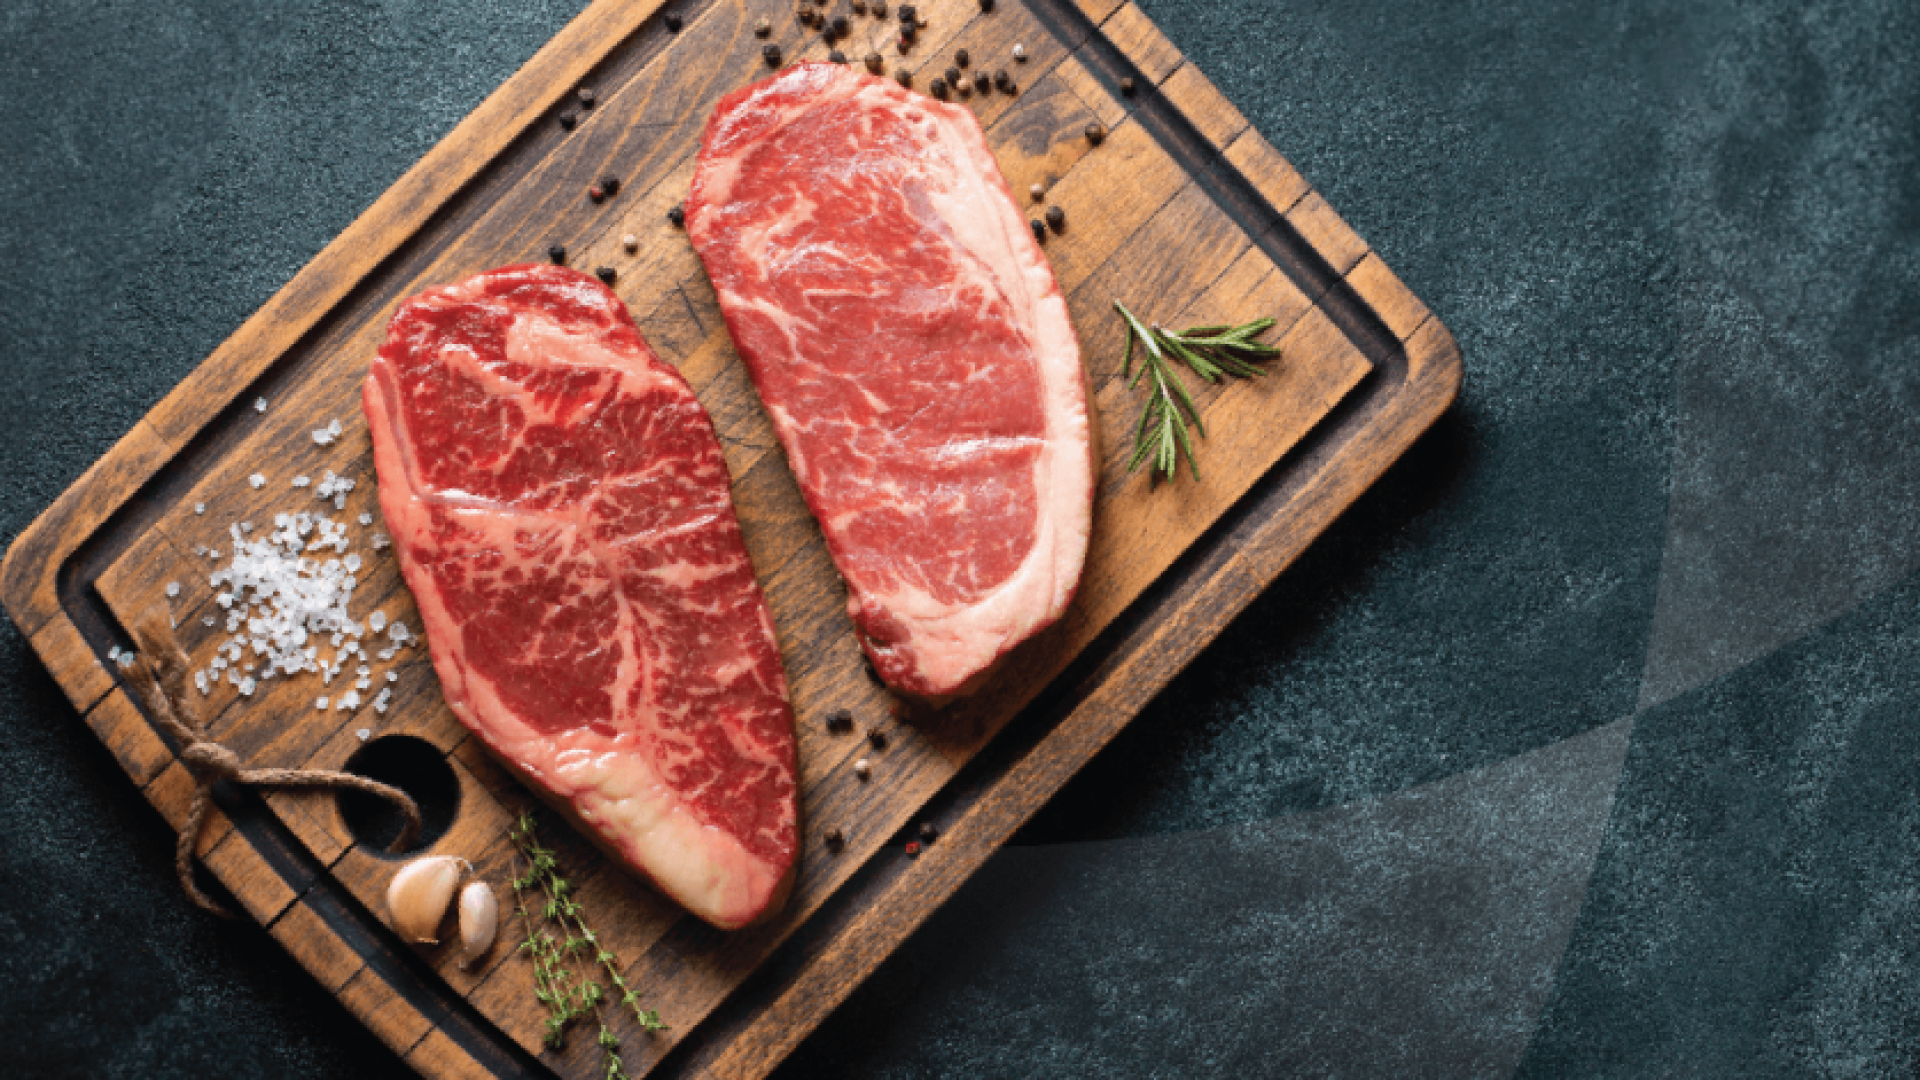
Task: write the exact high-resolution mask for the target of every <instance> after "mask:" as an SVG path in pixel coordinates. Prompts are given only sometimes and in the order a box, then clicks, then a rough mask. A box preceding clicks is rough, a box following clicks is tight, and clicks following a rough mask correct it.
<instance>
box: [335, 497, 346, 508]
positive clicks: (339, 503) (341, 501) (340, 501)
mask: <svg viewBox="0 0 1920 1080" xmlns="http://www.w3.org/2000/svg"><path fill="white" fill-rule="evenodd" d="M333 508H334V509H335V510H345V509H346V508H347V497H346V496H345V495H335V496H334V497H333Z"/></svg>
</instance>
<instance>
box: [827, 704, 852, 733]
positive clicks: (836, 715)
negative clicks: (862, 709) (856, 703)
mask: <svg viewBox="0 0 1920 1080" xmlns="http://www.w3.org/2000/svg"><path fill="white" fill-rule="evenodd" d="M827 730H828V731H830V732H832V733H834V734H835V735H845V734H846V733H847V732H849V731H852V730H853V714H852V713H850V712H848V711H847V710H845V709H835V710H833V711H832V712H830V713H828V714H827Z"/></svg>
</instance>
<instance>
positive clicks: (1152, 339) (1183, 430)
mask: <svg viewBox="0 0 1920 1080" xmlns="http://www.w3.org/2000/svg"><path fill="white" fill-rule="evenodd" d="M1113 307H1114V310H1116V311H1118V312H1119V313H1120V317H1121V318H1122V319H1124V320H1126V330H1127V351H1126V354H1125V355H1124V356H1122V357H1121V359H1120V377H1121V378H1123V379H1125V380H1127V389H1129V390H1132V389H1135V388H1137V387H1138V386H1139V385H1140V384H1141V383H1142V382H1148V383H1149V384H1150V385H1149V387H1148V393H1149V397H1148V398H1147V403H1146V405H1145V406H1144V407H1143V408H1142V409H1141V410H1140V420H1139V422H1138V423H1136V424H1135V425H1134V428H1133V455H1132V456H1131V457H1129V458H1128V459H1127V471H1128V472H1132V471H1134V470H1135V469H1138V468H1139V467H1140V466H1141V464H1142V463H1144V462H1146V461H1147V460H1148V459H1149V458H1151V459H1152V461H1153V471H1154V472H1155V473H1158V474H1159V475H1160V476H1162V477H1164V478H1165V479H1168V480H1171V479H1173V477H1174V474H1175V473H1176V472H1178V471H1179V468H1180V458H1181V457H1182V456H1185V457H1186V459H1187V466H1188V467H1189V468H1190V469H1191V470H1192V472H1193V478H1194V479H1195V480H1196V481H1197V480H1199V479H1200V463H1199V461H1198V460H1196V459H1195V457H1194V454H1193V439H1192V437H1191V436H1190V435H1188V434H1187V428H1188V427H1189V426H1191V427H1192V428H1193V430H1194V431H1195V432H1197V433H1199V435H1200V436H1201V437H1202V438H1204V437H1205V436H1206V434H1207V428H1206V425H1205V424H1204V423H1202V422H1201V420H1200V407H1199V406H1198V405H1196V404H1195V403H1194V400H1193V395H1192V394H1190V393H1188V391H1187V387H1186V384H1185V383H1183V382H1181V381H1180V378H1179V376H1178V375H1177V374H1176V373H1175V371H1174V364H1175V362H1176V361H1177V362H1178V363H1180V364H1184V365H1186V367H1187V368H1188V370H1190V371H1192V372H1193V373H1194V374H1195V375H1198V376H1200V377H1201V378H1202V379H1205V380H1206V381H1208V382H1210V383H1211V382H1219V381H1220V380H1221V379H1223V378H1226V377H1228V376H1231V377H1233V378H1239V379H1254V378H1259V377H1260V376H1262V375H1265V374H1266V373H1267V372H1266V369H1265V368H1262V367H1259V366H1257V365H1258V364H1259V363H1260V362H1261V361H1265V360H1271V359H1273V358H1274V357H1276V356H1279V355H1280V350H1279V349H1278V348H1277V347H1275V346H1272V345H1268V344H1265V343H1264V342H1259V341H1255V340H1253V339H1254V338H1255V337H1257V336H1259V335H1260V334H1262V333H1265V332H1266V331H1267V330H1270V329H1272V328H1273V326H1274V323H1275V320H1273V319H1271V318H1267V319H1255V320H1254V321H1252V322H1250V323H1242V324H1241V325H1239V326H1227V325H1224V324H1222V325H1219V326H1195V327H1192V328H1190V329H1188V330H1186V331H1185V332H1184V333H1178V334H1176V333H1173V332H1172V331H1169V330H1162V329H1161V328H1160V327H1158V326H1149V325H1147V324H1144V323H1142V322H1141V321H1140V320H1139V318H1138V317H1136V316H1135V315H1134V313H1133V312H1131V311H1128V310H1127V306H1126V305H1125V304H1122V303H1121V302H1120V301H1118V300H1115V301H1114V302H1113ZM1136 343H1137V344H1139V345H1142V346H1145V347H1144V348H1143V349H1141V350H1140V370H1139V372H1138V373H1135V371H1134V367H1133V360H1134V346H1135V345H1136Z"/></svg>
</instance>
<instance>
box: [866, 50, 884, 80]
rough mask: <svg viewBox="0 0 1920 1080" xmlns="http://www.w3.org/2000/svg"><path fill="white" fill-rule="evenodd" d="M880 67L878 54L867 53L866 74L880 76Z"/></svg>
mask: <svg viewBox="0 0 1920 1080" xmlns="http://www.w3.org/2000/svg"><path fill="white" fill-rule="evenodd" d="M880 67H881V60H880V54H879V53H877V52H870V53H868V54H867V72H868V73H869V74H872V75H878V74H880Z"/></svg>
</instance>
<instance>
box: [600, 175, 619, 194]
mask: <svg viewBox="0 0 1920 1080" xmlns="http://www.w3.org/2000/svg"><path fill="white" fill-rule="evenodd" d="M600 190H601V191H604V192H606V193H607V196H608V197H609V198H611V197H613V196H615V195H618V194H620V178H619V177H617V176H612V175H608V176H603V177H601V178H600Z"/></svg>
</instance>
